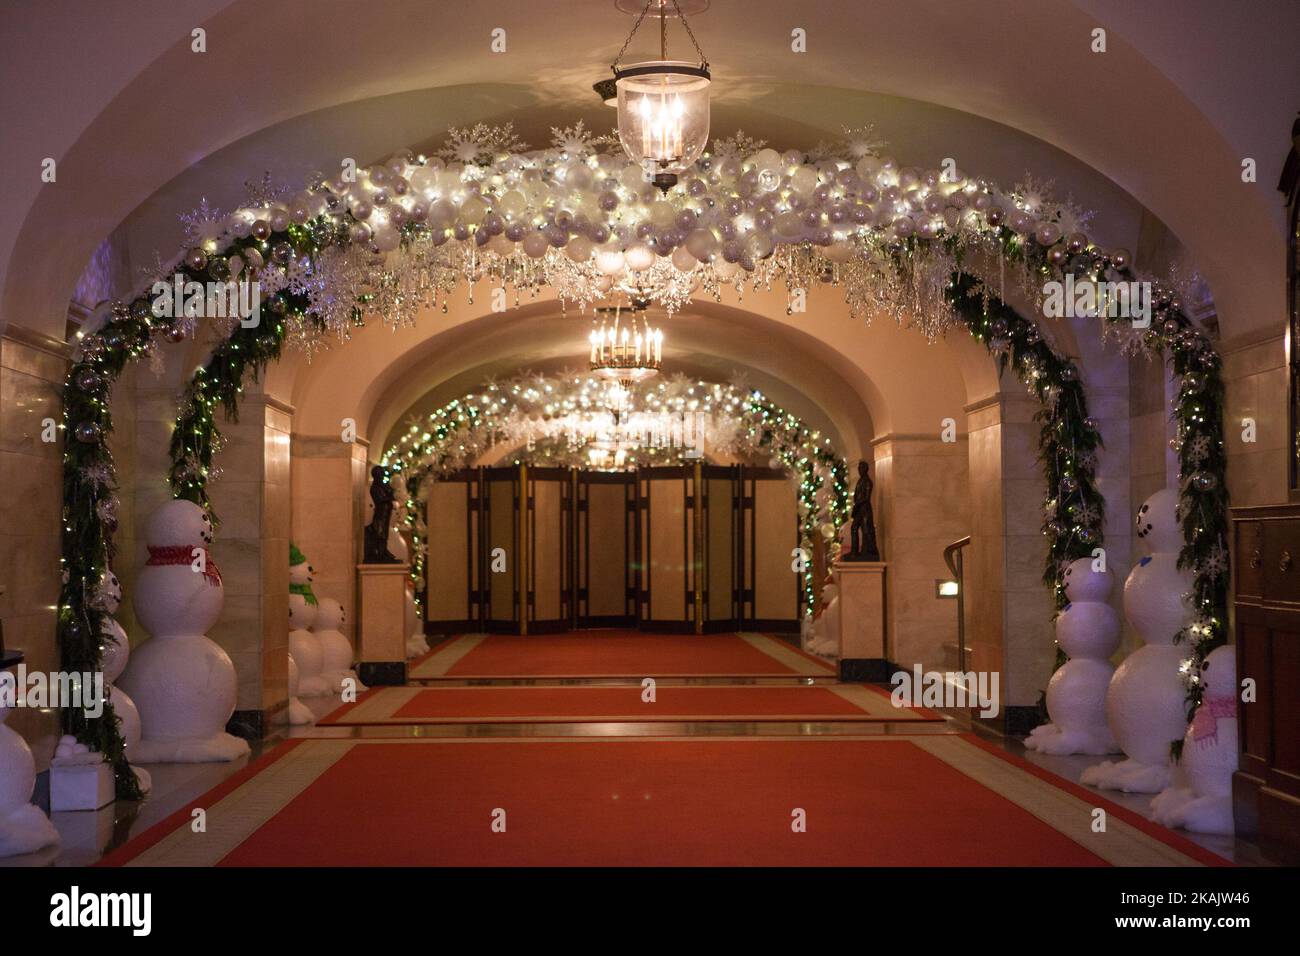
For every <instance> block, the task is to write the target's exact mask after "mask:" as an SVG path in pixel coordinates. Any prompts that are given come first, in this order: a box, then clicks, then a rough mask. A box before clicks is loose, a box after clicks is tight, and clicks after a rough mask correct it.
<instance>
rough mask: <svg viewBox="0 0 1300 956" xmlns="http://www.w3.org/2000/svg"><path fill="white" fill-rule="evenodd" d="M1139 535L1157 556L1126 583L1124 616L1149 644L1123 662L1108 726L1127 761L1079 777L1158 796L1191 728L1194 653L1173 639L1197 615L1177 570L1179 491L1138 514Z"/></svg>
mask: <svg viewBox="0 0 1300 956" xmlns="http://www.w3.org/2000/svg"><path fill="white" fill-rule="evenodd" d="M1137 536H1138V537H1139V538H1141V539H1142V540H1144V541H1146V542H1147V545H1148V547H1150V549H1151V554H1150V555H1149V556H1147V557H1145V558H1143V559H1142V560H1141V561H1139V562H1138V564H1137V566H1135V567H1134V568H1133V570H1132V571H1130V572H1129V576H1128V579H1127V580H1126V581H1125V582H1124V616H1125V617H1126V618H1127V619H1128V622H1129V624H1131V625H1132V626H1133V629H1134V630H1136V631H1137V632H1138V634H1139V635H1140V636H1141V638H1142V640H1143V641H1144V642H1145V644H1144V646H1142V647H1140V648H1138V649H1137V650H1136V651H1134V652H1133V653H1132V654H1130V655H1129V656H1128V657H1126V658H1125V659H1124V661H1123V663H1121V664H1120V665H1119V667H1118V668H1117V669H1116V671H1115V676H1114V677H1112V678H1111V681H1110V686H1109V687H1108V688H1107V690H1106V723H1107V724H1108V725H1109V726H1110V729H1111V731H1112V732H1113V733H1114V734H1115V740H1116V741H1117V742H1118V743H1119V747H1120V750H1122V751H1123V752H1124V754H1125V755H1126V756H1127V757H1128V759H1127V760H1122V761H1120V762H1118V763H1114V762H1111V761H1109V760H1108V761H1106V762H1104V763H1101V764H1098V765H1097V766H1095V767H1089V768H1088V769H1087V770H1085V771H1084V772H1083V775H1082V777H1081V778H1080V779H1081V781H1082V782H1083V783H1085V784H1089V785H1091V786H1095V787H1100V788H1101V789H1103V790H1123V791H1125V792H1126V793H1158V792H1160V791H1161V790H1163V789H1164V788H1165V787H1167V786H1168V785H1169V780H1170V776H1171V773H1172V757H1171V753H1170V745H1171V744H1172V743H1173V742H1174V741H1176V740H1179V739H1181V738H1182V736H1183V730H1184V729H1185V728H1186V727H1187V710H1186V700H1185V698H1186V688H1185V687H1184V686H1183V680H1182V677H1181V673H1180V669H1181V666H1182V661H1183V658H1184V657H1185V656H1186V655H1187V649H1186V648H1185V647H1183V646H1182V645H1179V644H1175V643H1174V638H1175V637H1176V636H1177V635H1178V633H1179V632H1180V631H1182V630H1183V629H1184V628H1185V627H1186V626H1187V625H1188V624H1189V623H1190V622H1191V620H1192V617H1193V612H1192V608H1191V606H1190V604H1189V603H1188V601H1187V595H1188V594H1189V593H1190V592H1191V590H1192V576H1191V573H1190V572H1188V571H1185V570H1179V568H1178V551H1179V549H1180V548H1181V547H1182V537H1181V535H1180V533H1179V527H1178V493H1177V492H1176V491H1174V490H1172V489H1169V488H1164V489H1162V490H1160V491H1157V492H1156V493H1155V494H1154V495H1152V496H1151V497H1150V498H1148V499H1147V500H1146V503H1145V504H1143V505H1142V508H1141V509H1140V510H1139V511H1138V516H1137Z"/></svg>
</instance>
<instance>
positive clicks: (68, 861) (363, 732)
mask: <svg viewBox="0 0 1300 956" xmlns="http://www.w3.org/2000/svg"><path fill="white" fill-rule="evenodd" d="M830 680H833V679H830V678H815V677H790V678H745V679H727V678H683V679H679V680H677V681H664V682H661V683H669V682H676V683H682V684H726V683H747V684H753V683H764V684H768V683H774V682H785V683H801V684H812V683H825V682H827V681H830ZM637 682H638V680H636V679H628V680H626V681H622V680H618V679H610V678H592V679H563V680H549V681H548V680H496V681H484V680H476V681H465V682H463V683H464V684H465V685H484V684H492V685H495V686H503V685H504V686H522V685H529V686H531V685H536V684H539V683H553V684H564V685H568V686H572V685H580V684H593V685H601V686H609V685H611V684H622V683H628V684H635V683H637ZM306 703H307V704H308V706H310V707H311V708H312V710H313V712H314V713H316V715H317V717H321V716H324V715H325V714H326V713H328V712H330V711H332V710H333V709H335V708H336V707H337V706H338V701H337V700H335V699H333V698H319V699H316V700H308V701H306ZM961 732H975V733H978V734H979V735H981V736H982V737H985V738H986V739H988V740H991V741H993V742H995V743H997V744H998V745H999V746H1001V747H1003V748H1004V749H1006V750H1007V751H1008V752H1010V753H1013V754H1016V755H1017V756H1020V757H1023V758H1025V759H1027V760H1029V761H1030V762H1031V763H1033V764H1035V765H1037V766H1039V767H1041V768H1043V769H1044V770H1047V771H1049V772H1050V773H1052V774H1055V775H1057V776H1059V777H1062V778H1063V779H1066V780H1069V781H1072V782H1075V781H1077V780H1078V778H1079V774H1080V773H1081V771H1082V770H1083V769H1084V768H1085V767H1087V766H1090V765H1091V764H1093V763H1095V762H1097V759H1098V758H1096V757H1083V756H1079V757H1054V756H1046V755H1042V754H1037V753H1032V752H1027V751H1025V749H1024V747H1023V746H1022V745H1021V744H1020V742H1019V741H1018V740H1014V739H1004V738H1002V737H1001V736H999V735H996V734H994V733H992V732H990V731H987V730H984V729H982V728H980V727H979V726H972V725H971V724H970V722H969V720H968V719H967V718H966V717H965V716H964V715H961V714H957V713H951V712H949V713H945V720H944V721H942V722H936V723H917V722H897V723H893V722H881V723H872V724H864V723H861V722H850V721H834V720H820V721H808V722H799V721H764V722H736V721H728V720H705V721H698V720H696V721H681V722H668V721H653V722H649V721H647V722H617V723H605V722H577V723H552V722H544V723H543V722H539V723H496V724H493V723H475V724H423V725H414V724H411V725H405V724H403V725H397V726H394V725H383V726H360V727H356V726H352V727H346V726H345V727H314V726H307V727H300V728H292V729H291V730H289V731H288V733H287V736H290V737H318V738H320V737H332V738H340V737H342V738H347V737H359V738H385V737H389V738H391V737H401V738H408V739H409V738H421V737H425V738H432V737H551V738H555V737H560V738H563V737H592V736H634V737H657V738H665V737H668V738H671V737H703V736H773V737H800V736H808V737H812V736H833V735H863V734H882V735H904V736H915V735H920V734H951V733H961ZM277 742H278V741H277V740H274V739H273V740H269V741H263V742H261V743H259V744H255V745H254V747H253V753H252V755H251V756H249V757H246V758H243V759H241V760H239V761H236V762H234V763H230V764H170V765H154V766H149V767H147V769H148V770H149V771H150V773H151V774H152V776H153V784H154V787H153V793H152V795H151V796H150V798H149V799H148V800H146V801H145V802H144V803H143V804H139V805H135V804H123V803H119V804H116V805H110V806H109V807H106V808H104V809H103V810H100V811H98V812H94V813H89V812H83V813H56V814H54V815H53V820H54V824H55V826H56V827H57V828H58V830H59V832H60V834H61V835H62V837H63V845H62V846H61V847H55V848H49V849H46V850H43V851H40V852H38V853H34V854H30V855H28V856H23V857H12V858H9V859H0V866H51V865H53V866H85V865H89V864H92V863H94V862H96V861H97V860H98V859H99V858H100V857H101V856H102V855H103V854H104V853H106V852H108V851H109V850H111V849H114V848H115V847H117V846H119V845H121V844H122V843H123V842H125V841H126V840H127V839H129V838H130V837H132V836H137V835H139V834H140V833H142V832H144V831H145V830H146V829H148V828H149V827H150V826H152V825H154V824H156V823H159V822H161V821H162V820H164V819H166V818H167V817H168V816H170V815H171V814H173V813H175V812H176V811H177V810H179V809H181V808H182V807H184V806H185V805H186V804H188V803H189V802H190V801H192V800H194V799H195V798H196V797H198V796H200V795H201V794H203V793H205V792H206V791H208V790H209V789H211V788H212V787H214V786H216V785H218V784H219V783H221V781H223V780H224V779H226V778H227V777H229V776H230V775H232V774H234V773H236V772H238V771H239V770H241V769H242V768H243V767H245V766H246V765H247V764H248V762H249V761H250V760H253V759H256V757H257V756H258V755H260V754H261V753H263V752H265V751H266V750H267V749H269V748H270V747H273V746H274V745H275V744H276V743H277ZM1105 796H1106V798H1107V799H1109V800H1111V801H1113V802H1115V803H1118V804H1119V805H1121V806H1123V807H1125V808H1127V809H1129V810H1132V811H1134V812H1136V813H1139V814H1141V815H1143V816H1144V817H1148V818H1149V817H1150V808H1149V804H1150V800H1151V797H1150V795H1143V794H1122V793H1112V792H1107V793H1106V794H1105ZM1185 835H1186V836H1187V837H1188V838H1189V839H1191V840H1192V841H1194V842H1195V843H1197V844H1199V845H1201V846H1203V847H1205V848H1206V849H1208V850H1210V851H1212V852H1213V853H1216V854H1218V855H1220V856H1222V857H1224V858H1225V859H1228V860H1231V861H1233V862H1236V863H1238V864H1242V865H1259V864H1265V865H1266V861H1264V860H1263V859H1262V858H1261V856H1260V854H1259V852H1258V850H1257V849H1256V848H1255V846H1254V845H1253V844H1250V843H1248V842H1246V841H1243V840H1237V839H1234V838H1232V837H1215V836H1204V835H1198V834H1185Z"/></svg>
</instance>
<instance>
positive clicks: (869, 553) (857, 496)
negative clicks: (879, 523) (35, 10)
mask: <svg viewBox="0 0 1300 956" xmlns="http://www.w3.org/2000/svg"><path fill="white" fill-rule="evenodd" d="M874 487H875V482H873V481H872V480H871V467H870V466H869V465H868V464H867V463H866V462H865V461H860V462H858V483H857V485H856V486H855V487H854V489H853V513H852V519H853V523H852V524H851V525H850V526H849V541H850V544H849V553H848V554H846V555H844V558H843V560H845V561H879V560H880V548H879V546H878V545H877V544H876V520H875V515H874V514H873V512H872V509H871V490H872V488H874Z"/></svg>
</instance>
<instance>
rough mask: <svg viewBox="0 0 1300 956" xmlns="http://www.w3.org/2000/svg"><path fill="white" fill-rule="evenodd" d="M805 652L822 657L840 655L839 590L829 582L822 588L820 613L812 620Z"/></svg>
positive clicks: (832, 582)
mask: <svg viewBox="0 0 1300 956" xmlns="http://www.w3.org/2000/svg"><path fill="white" fill-rule="evenodd" d="M809 630H810V634H809V635H808V640H807V643H806V644H805V648H804V649H805V650H807V651H809V652H810V653H812V654H819V655H821V656H822V657H837V656H839V653H840V589H839V586H838V585H836V584H835V582H834V581H831V582H830V583H829V584H827V585H826V586H825V587H824V588H822V612H821V614H819V615H817V617H815V618H813V619H812V621H811V626H810V628H809Z"/></svg>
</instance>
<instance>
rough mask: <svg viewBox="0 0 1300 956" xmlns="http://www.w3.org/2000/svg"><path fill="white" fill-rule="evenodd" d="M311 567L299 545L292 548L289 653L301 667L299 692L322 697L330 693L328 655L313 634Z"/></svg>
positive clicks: (299, 670) (299, 669)
mask: <svg viewBox="0 0 1300 956" xmlns="http://www.w3.org/2000/svg"><path fill="white" fill-rule="evenodd" d="M311 584H312V567H311V565H310V564H308V563H307V558H306V556H305V555H303V553H302V552H301V551H299V550H298V547H297V545H294V544H292V543H290V545H289V653H290V654H291V655H292V656H293V659H294V662H295V663H296V664H297V665H298V693H299V695H301V696H302V697H322V696H324V695H325V694H328V693H329V692H330V686H329V682H328V681H327V680H326V679H325V654H324V651H323V650H322V649H321V644H320V641H319V640H318V639H317V637H316V635H315V634H313V633H312V632H311V626H312V624H313V623H315V621H316V613H317V601H316V594H315V592H313V591H312V587H311Z"/></svg>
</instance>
